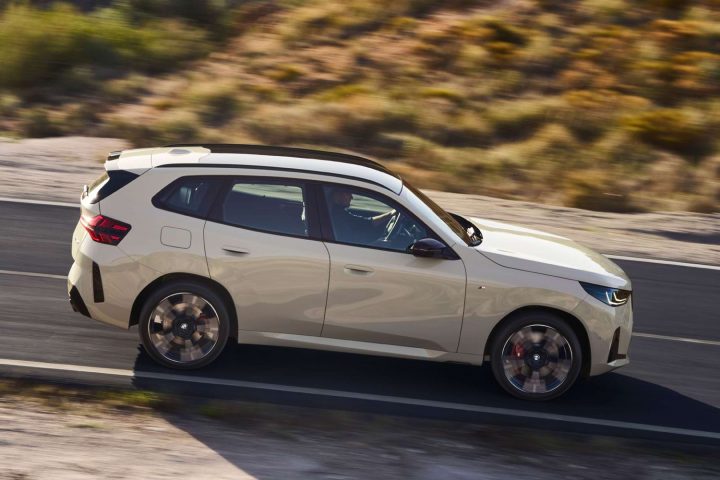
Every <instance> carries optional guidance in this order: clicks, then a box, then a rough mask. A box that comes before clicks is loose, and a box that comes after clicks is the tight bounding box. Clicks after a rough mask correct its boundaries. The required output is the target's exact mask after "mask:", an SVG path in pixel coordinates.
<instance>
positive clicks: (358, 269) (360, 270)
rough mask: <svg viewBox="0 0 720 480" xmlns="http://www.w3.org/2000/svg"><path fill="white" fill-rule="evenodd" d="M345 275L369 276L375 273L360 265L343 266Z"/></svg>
mask: <svg viewBox="0 0 720 480" xmlns="http://www.w3.org/2000/svg"><path fill="white" fill-rule="evenodd" d="M343 270H344V271H345V273H350V274H354V275H371V274H373V273H375V270H373V269H372V268H370V267H364V266H362V265H345V268H343Z"/></svg>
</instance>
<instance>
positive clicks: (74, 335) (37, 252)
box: [0, 202, 720, 438]
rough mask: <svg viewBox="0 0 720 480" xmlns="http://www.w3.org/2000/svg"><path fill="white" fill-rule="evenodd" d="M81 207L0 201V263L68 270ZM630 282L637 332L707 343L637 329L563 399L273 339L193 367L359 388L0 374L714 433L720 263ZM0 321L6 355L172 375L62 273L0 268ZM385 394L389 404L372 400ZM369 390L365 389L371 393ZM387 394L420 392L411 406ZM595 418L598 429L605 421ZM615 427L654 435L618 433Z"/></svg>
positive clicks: (446, 369)
mask: <svg viewBox="0 0 720 480" xmlns="http://www.w3.org/2000/svg"><path fill="white" fill-rule="evenodd" d="M77 216H78V211H77V210H75V209H71V208H66V207H53V206H44V205H28V204H16V203H6V202H0V225H2V227H0V270H8V271H22V272H36V273H43V274H55V275H65V274H66V273H67V271H68V269H69V267H70V264H71V258H70V253H69V251H70V236H71V233H72V229H73V228H74V225H75V223H76V221H77ZM618 263H619V264H620V265H621V266H622V267H623V268H624V269H625V270H626V271H627V272H628V274H629V275H630V277H631V278H632V280H633V283H634V290H635V297H634V301H635V331H636V332H639V333H646V334H655V335H661V336H665V337H682V338H690V339H697V340H705V341H710V342H711V343H709V344H707V343H705V344H704V343H692V342H686V341H679V340H672V339H667V338H663V339H657V338H647V337H639V336H636V337H634V338H633V341H632V346H631V352H630V354H631V364H630V365H629V366H628V367H625V368H623V369H620V370H618V371H617V372H613V373H610V374H607V375H603V376H599V377H593V378H591V379H588V380H586V381H584V382H582V383H580V384H578V385H577V386H576V387H575V388H574V389H573V390H572V391H571V392H569V393H568V394H567V395H565V396H564V397H562V398H560V399H558V400H556V401H554V402H551V403H543V404H534V403H527V402H521V401H516V400H514V399H512V398H509V397H508V396H507V395H506V394H504V393H502V392H501V391H500V390H499V388H498V387H496V386H495V384H494V382H493V380H492V376H491V373H490V371H489V369H488V368H486V367H482V368H478V367H471V366H465V365H452V364H439V363H430V362H422V361H414V360H399V359H391V358H382V357H371V356H362V355H350V354H339V353H330V352H318V351H311V350H303V349H279V348H271V347H260V346H236V347H231V348H228V349H227V351H226V352H225V353H224V354H223V355H222V357H221V358H220V360H219V361H218V362H216V363H215V364H213V365H211V366H210V367H208V368H206V369H204V370H202V371H201V372H191V373H187V374H185V373H183V374H182V375H185V376H188V377H205V378H207V377H211V378H213V379H224V380H230V381H239V382H258V383H262V384H266V385H269V386H273V385H278V386H290V387H292V388H291V389H290V390H292V389H293V388H295V390H297V388H296V387H300V388H308V389H320V390H332V391H343V392H354V393H356V394H358V397H361V398H358V399H356V398H352V395H350V396H348V395H342V396H340V397H338V396H333V395H322V394H312V395H310V394H306V393H300V392H297V391H284V392H283V391H278V390H277V389H273V388H256V387H250V388H244V387H242V386H237V385H234V386H233V385H225V386H222V385H209V384H198V383H191V382H175V381H169V380H157V379H155V380H153V379H147V378H142V377H140V378H127V377H122V376H115V377H114V376H111V375H103V374H98V373H87V372H86V373H82V372H80V373H79V372H68V371H65V370H56V371H53V370H44V369H32V368H26V367H10V366H7V365H5V366H0V375H5V376H20V377H42V378H47V379H50V380H55V381H64V382H89V383H99V384H127V383H133V384H134V385H136V386H138V387H142V388H149V389H157V390H173V391H181V392H183V393H186V394H190V395H201V396H219V395H220V396H227V397H232V398H241V399H250V400H260V401H270V402H276V403H281V404H282V403H285V404H288V403H291V404H304V405H311V406H315V407H319V408H352V409H362V410H368V411H375V412H390V413H399V414H404V415H419V416H428V417H440V418H457V419H461V420H467V421H484V422H493V423H500V424H505V423H508V424H521V425H537V426H539V427H543V428H552V429H561V430H582V431H587V430H588V428H589V427H588V426H587V425H582V424H577V425H573V423H572V422H553V421H552V420H551V419H548V417H549V415H548V414H559V415H566V416H568V415H569V416H575V417H578V418H580V417H581V418H590V419H600V420H608V421H613V422H614V421H618V422H632V423H640V424H645V425H651V426H658V427H671V428H682V429H692V430H699V431H704V432H713V433H716V434H718V435H720V375H719V374H718V368H717V363H718V361H720V344H717V343H715V344H713V343H712V342H720V314H718V307H719V306H720V271H718V270H704V269H697V268H688V267H679V266H670V265H661V264H651V263H638V262H626V261H619V262H618ZM0 330H1V331H2V334H3V340H4V341H3V349H2V353H1V354H0V357H2V358H3V359H13V360H27V361H36V362H49V363H53V364H72V365H83V366H92V367H105V368H115V369H125V370H134V371H135V372H168V373H172V374H177V372H174V371H168V370H164V369H162V368H160V367H158V366H156V365H155V364H153V363H152V362H151V361H150V360H149V359H148V358H147V357H146V355H145V354H144V353H143V352H142V350H141V349H140V348H139V346H138V340H137V331H136V330H135V329H133V330H131V331H122V330H118V329H115V328H112V327H108V326H105V325H101V324H99V323H97V322H95V321H93V320H90V319H87V318H85V317H83V316H81V315H79V314H76V313H73V312H72V311H71V310H70V307H69V305H68V304H67V298H66V291H65V282H64V281H63V280H61V279H54V278H42V277H28V276H17V275H8V274H0ZM376 396H382V397H387V398H388V401H387V402H385V401H383V400H382V399H379V397H376ZM369 397H373V398H372V399H369ZM391 397H401V398H403V399H414V400H418V401H428V402H426V404H418V405H408V404H407V402H406V403H402V402H400V403H398V402H393V401H392V398H391ZM429 402H448V403H454V404H462V405H470V406H478V407H483V408H485V407H487V408H504V409H510V410H516V411H518V412H520V411H522V412H536V413H537V414H538V415H539V416H542V415H544V417H543V418H538V419H532V418H527V417H523V416H520V417H513V416H503V415H492V414H489V413H487V412H485V413H482V412H471V411H454V410H453V409H447V408H434V407H433V406H432V405H429ZM592 428H593V429H594V428H598V429H600V430H603V431H605V429H603V428H601V427H592ZM611 430H612V431H613V433H620V434H628V435H641V436H642V435H645V436H648V437H652V438H656V436H657V435H659V434H657V435H656V434H652V433H648V432H647V431H646V432H645V433H642V432H640V433H638V432H635V431H632V429H630V430H628V431H621V430H617V429H614V428H612V429H611Z"/></svg>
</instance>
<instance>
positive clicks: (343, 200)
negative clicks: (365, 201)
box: [330, 188, 353, 208]
mask: <svg viewBox="0 0 720 480" xmlns="http://www.w3.org/2000/svg"><path fill="white" fill-rule="evenodd" d="M330 198H331V199H332V202H333V204H335V205H337V206H338V207H342V208H347V207H349V206H350V202H352V199H353V195H352V193H350V192H349V191H348V190H345V189H344V188H336V189H334V190H333V192H332V195H331V196H330Z"/></svg>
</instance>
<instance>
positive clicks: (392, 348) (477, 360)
mask: <svg viewBox="0 0 720 480" xmlns="http://www.w3.org/2000/svg"><path fill="white" fill-rule="evenodd" d="M238 343H248V344H253V345H269V346H276V347H295V348H310V349H316V350H327V351H333V352H344V353H359V354H366V355H379V356H385V357H398V358H412V359H418V360H430V361H434V362H457V363H468V364H471V365H482V363H483V356H482V355H472V354H469V353H457V352H443V351H440V350H428V349H426V348H415V347H403V346H398V345H387V344H383V343H369V342H358V341H354V340H340V339H337V338H327V337H313V336H307V335H293V334H287V333H273V332H249V331H243V330H240V331H239V332H238Z"/></svg>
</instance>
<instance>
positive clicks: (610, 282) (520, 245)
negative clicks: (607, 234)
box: [468, 218, 631, 290]
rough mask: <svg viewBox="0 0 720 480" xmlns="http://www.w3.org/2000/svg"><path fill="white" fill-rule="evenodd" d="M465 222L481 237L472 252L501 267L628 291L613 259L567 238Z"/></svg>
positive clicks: (496, 224)
mask: <svg viewBox="0 0 720 480" xmlns="http://www.w3.org/2000/svg"><path fill="white" fill-rule="evenodd" d="M468 220H469V221H471V222H472V223H473V224H474V225H475V226H477V227H478V228H479V229H480V230H481V231H482V234H483V242H482V243H481V244H480V245H478V246H477V247H475V249H476V250H478V251H479V252H480V253H482V254H483V255H484V256H486V257H487V258H489V259H490V260H492V261H493V262H495V263H497V264H499V265H502V266H503V267H508V268H514V269H517V270H525V271H528V272H535V273H542V274H545V275H552V276H554V277H562V278H567V279H569V280H578V281H582V282H588V283H594V284H596V285H603V286H606V287H613V288H621V289H624V290H630V289H631V283H630V279H629V278H628V276H627V275H626V274H625V272H623V270H622V269H621V268H620V267H619V266H617V265H616V264H615V263H614V262H613V261H612V260H610V259H608V258H607V257H605V256H603V255H601V254H599V253H597V252H595V251H594V250H591V249H589V248H586V247H583V246H582V245H579V244H577V243H575V242H574V241H572V240H570V239H568V238H565V237H561V236H559V235H553V234H551V233H546V232H541V231H539V230H532V229H529V228H524V227H516V226H514V225H509V224H507V223H500V222H495V221H492V220H484V219H481V218H468Z"/></svg>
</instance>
